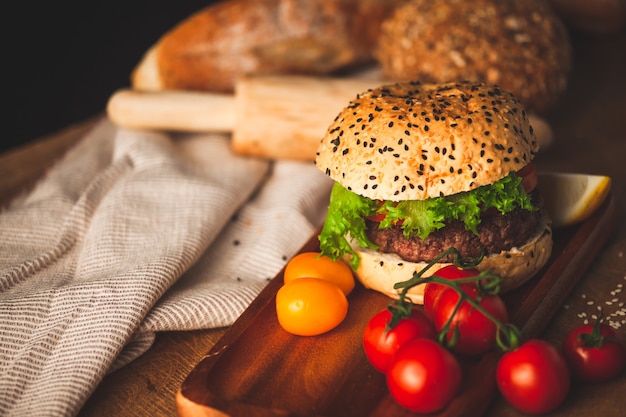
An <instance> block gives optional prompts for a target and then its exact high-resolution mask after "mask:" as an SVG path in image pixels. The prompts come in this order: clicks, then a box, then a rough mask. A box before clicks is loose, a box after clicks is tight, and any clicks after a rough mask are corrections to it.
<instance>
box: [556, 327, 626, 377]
mask: <svg viewBox="0 0 626 417" xmlns="http://www.w3.org/2000/svg"><path fill="white" fill-rule="evenodd" d="M561 350H562V351H563V355H564V356H565V360H566V361H567V363H568V365H569V367H570V370H571V371H572V374H573V376H575V377H577V378H578V379H580V380H582V381H586V382H603V381H608V380H611V379H613V378H616V377H617V376H619V375H620V374H621V373H622V371H623V370H624V367H626V345H625V344H624V341H623V339H622V338H621V335H620V334H619V333H618V332H617V331H615V329H613V328H612V327H611V326H609V325H608V324H605V323H600V322H598V323H595V324H585V325H581V326H578V327H576V328H574V329H572V330H571V331H570V332H569V333H568V334H567V335H566V336H565V339H563V344H562V347H561Z"/></svg>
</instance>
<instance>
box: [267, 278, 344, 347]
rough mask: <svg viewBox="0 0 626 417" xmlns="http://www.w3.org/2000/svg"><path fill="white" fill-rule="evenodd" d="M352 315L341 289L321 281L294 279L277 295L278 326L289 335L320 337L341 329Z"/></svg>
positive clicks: (315, 279)
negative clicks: (349, 313)
mask: <svg viewBox="0 0 626 417" xmlns="http://www.w3.org/2000/svg"><path fill="white" fill-rule="evenodd" d="M347 314H348V299H347V298H346V295H345V294H344V293H343V291H341V289H340V288H339V287H338V286H337V285H335V284H333V283H331V282H328V281H325V280H322V279H318V278H299V279H294V280H293V281H290V282H288V283H286V284H285V285H283V286H282V287H281V288H280V289H279V290H278V292H277V293H276V315H277V317H278V323H279V324H280V325H281V327H282V328H283V329H285V330H286V331H288V332H289V333H293V334H295V335H298V336H316V335H320V334H322V333H326V332H328V331H330V330H332V329H334V328H335V327H337V326H338V325H339V324H340V323H341V322H342V321H343V319H345V318H346V315H347Z"/></svg>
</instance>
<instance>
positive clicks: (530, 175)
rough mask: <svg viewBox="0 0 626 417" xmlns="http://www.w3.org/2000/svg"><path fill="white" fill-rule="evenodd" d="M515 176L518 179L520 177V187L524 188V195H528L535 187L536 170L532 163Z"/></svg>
mask: <svg viewBox="0 0 626 417" xmlns="http://www.w3.org/2000/svg"><path fill="white" fill-rule="evenodd" d="M516 174H517V176H518V177H522V187H524V191H526V194H530V192H532V190H534V189H535V187H537V170H536V169H535V165H534V164H533V163H529V164H528V165H526V166H525V167H524V168H522V169H520V170H519V171H517V172H516Z"/></svg>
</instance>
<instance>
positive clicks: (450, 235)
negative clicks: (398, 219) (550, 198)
mask: <svg viewBox="0 0 626 417" xmlns="http://www.w3.org/2000/svg"><path fill="white" fill-rule="evenodd" d="M541 216H542V214H541V212H540V211H539V210H535V211H528V210H521V209H516V210H513V211H511V212H509V213H507V214H506V215H502V214H500V213H499V212H489V213H488V214H483V216H482V217H481V223H480V225H479V226H478V228H477V230H478V234H477V235H476V234H474V233H473V232H472V231H470V230H467V229H465V226H464V224H463V222H461V221H453V222H450V223H448V224H447V225H446V226H445V227H443V228H441V229H439V230H436V231H434V232H433V233H431V234H430V235H428V237H427V238H426V239H425V240H422V239H421V238H419V237H417V236H414V237H410V238H409V239H407V238H405V237H404V232H403V230H402V227H401V226H392V227H391V228H389V229H379V228H378V225H379V223H377V222H373V221H370V220H366V223H367V235H368V237H369V238H370V240H371V241H372V242H373V243H375V244H376V245H378V246H379V249H378V250H379V251H381V252H386V253H396V254H398V255H399V256H400V257H401V258H402V259H404V260H405V261H410V262H430V261H432V260H433V259H434V258H436V257H437V256H439V255H441V253H442V252H443V251H445V250H446V249H448V248H450V247H454V248H456V249H457V250H458V251H459V252H460V254H461V256H462V257H473V258H477V257H479V256H481V255H483V254H484V255H487V254H491V253H499V252H500V251H503V250H509V249H511V248H513V247H516V246H520V245H521V244H523V243H524V242H526V241H527V240H529V239H530V238H531V237H532V236H533V234H534V233H536V232H537V228H538V227H539V224H540V222H541Z"/></svg>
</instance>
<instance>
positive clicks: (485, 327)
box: [432, 284, 508, 355]
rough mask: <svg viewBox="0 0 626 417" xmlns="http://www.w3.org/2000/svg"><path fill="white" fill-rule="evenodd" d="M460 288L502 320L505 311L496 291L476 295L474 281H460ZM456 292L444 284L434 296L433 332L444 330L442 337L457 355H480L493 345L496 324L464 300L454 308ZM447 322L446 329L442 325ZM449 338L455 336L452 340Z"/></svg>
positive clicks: (457, 299) (476, 288)
mask: <svg viewBox="0 0 626 417" xmlns="http://www.w3.org/2000/svg"><path fill="white" fill-rule="evenodd" d="M461 290H462V291H463V292H464V293H465V294H466V295H467V296H468V297H470V298H471V299H473V300H476V301H477V302H478V305H479V306H480V307H482V308H483V309H484V310H485V311H486V312H487V313H489V314H491V315H492V316H493V317H494V318H495V319H496V320H498V321H499V322H500V323H502V324H504V323H506V322H507V319H508V313H507V309H506V306H505V304H504V302H503V301H502V299H501V298H500V297H499V296H498V295H483V296H482V297H480V300H479V299H478V298H479V291H478V287H477V286H476V285H472V284H462V285H461ZM459 299H460V296H459V293H458V292H457V291H456V290H455V289H454V288H450V287H448V288H445V289H444V290H443V292H442V293H441V294H440V295H439V297H438V298H437V302H436V303H435V305H434V307H433V311H432V316H433V323H434V324H435V330H437V332H445V340H446V342H447V343H449V344H451V345H452V346H451V349H452V350H453V351H454V352H455V353H458V354H461V355H480V354H482V353H485V352H487V351H488V350H490V349H492V348H493V347H495V346H496V335H497V331H498V327H497V325H496V324H495V323H494V322H493V321H492V320H491V319H490V318H488V317H487V316H485V315H484V314H483V313H482V312H480V311H479V310H477V309H475V308H474V307H472V305H471V304H470V303H469V302H468V301H467V300H464V301H462V302H461V305H460V307H459V308H458V309H457V310H456V311H455V308H456V305H457V303H458V302H459ZM448 321H450V322H449V325H448V326H449V327H448V331H446V329H445V328H444V327H445V326H446V323H448ZM453 338H456V340H454V339H453Z"/></svg>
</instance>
